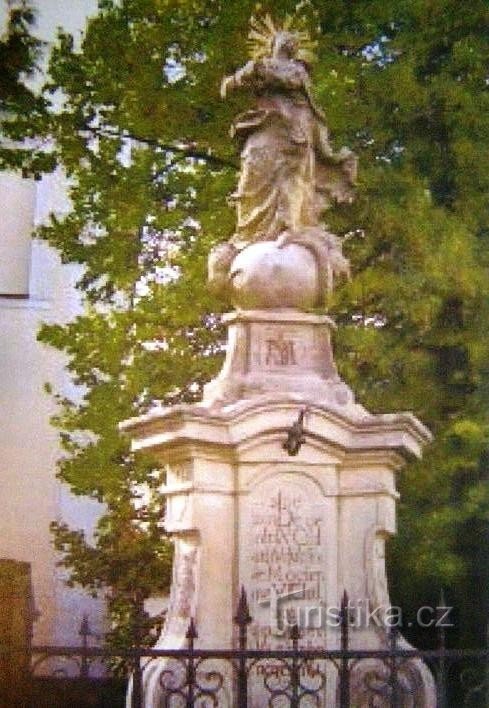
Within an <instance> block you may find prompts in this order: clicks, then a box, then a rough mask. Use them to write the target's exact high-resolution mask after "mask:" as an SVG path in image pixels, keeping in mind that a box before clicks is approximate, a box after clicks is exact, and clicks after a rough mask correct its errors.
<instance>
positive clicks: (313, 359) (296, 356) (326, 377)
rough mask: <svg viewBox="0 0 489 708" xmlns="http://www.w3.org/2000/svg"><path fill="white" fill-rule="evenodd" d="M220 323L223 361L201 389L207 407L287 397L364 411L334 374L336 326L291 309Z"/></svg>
mask: <svg viewBox="0 0 489 708" xmlns="http://www.w3.org/2000/svg"><path fill="white" fill-rule="evenodd" d="M224 321H225V322H226V323H227V325H228V345H227V354H226V360H225V363H224V366H223V368H222V370H221V372H220V373H219V375H218V376H217V378H215V379H214V380H213V381H211V382H210V383H208V384H207V385H206V386H205V387H204V403H205V404H208V405H213V404H220V405H223V404H226V403H230V402H232V401H239V400H243V399H248V398H253V397H256V396H264V395H269V394H271V395H274V394H277V393H284V392H287V393H289V394H298V395H300V396H303V397H305V398H307V399H308V400H310V401H318V402H319V401H320V402H322V403H324V402H329V403H331V404H332V405H334V406H340V407H347V408H352V407H353V408H354V409H356V410H357V411H359V412H360V411H364V409H363V408H362V407H361V406H359V405H358V404H355V401H354V396H353V393H352V391H351V389H350V388H349V387H348V386H347V385H346V384H345V382H344V381H342V379H341V378H340V377H339V375H338V372H337V370H336V366H335V364H334V360H333V351H332V347H331V329H333V328H334V326H335V325H334V322H333V320H331V319H330V318H329V317H326V316H324V315H314V314H307V313H304V312H301V311H299V310H294V309H281V310H239V311H237V312H232V313H229V314H227V315H225V316H224Z"/></svg>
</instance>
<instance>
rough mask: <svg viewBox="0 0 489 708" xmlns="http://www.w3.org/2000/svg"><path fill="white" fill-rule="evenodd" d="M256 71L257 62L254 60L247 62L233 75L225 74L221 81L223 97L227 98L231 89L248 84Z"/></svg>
mask: <svg viewBox="0 0 489 708" xmlns="http://www.w3.org/2000/svg"><path fill="white" fill-rule="evenodd" d="M255 72H256V64H255V62H254V61H249V62H248V63H247V64H245V65H244V66H242V67H241V69H238V71H236V72H235V73H234V74H232V75H231V76H225V77H224V79H223V80H222V82H221V98H226V96H227V94H228V92H229V91H232V90H233V89H236V88H239V87H240V86H243V84H246V83H247V82H248V80H249V79H251V78H252V77H253V76H254V75H255Z"/></svg>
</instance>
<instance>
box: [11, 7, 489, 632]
mask: <svg viewBox="0 0 489 708" xmlns="http://www.w3.org/2000/svg"><path fill="white" fill-rule="evenodd" d="M296 5H297V2H296V0H275V1H274V2H265V1H264V2H262V3H261V5H260V7H259V8H258V9H259V10H260V11H271V12H272V14H273V15H274V16H275V17H277V18H279V19H280V18H281V17H283V16H284V14H285V13H294V12H296V11H297V12H298V13H299V14H300V15H301V16H302V17H303V18H304V20H305V21H306V22H307V23H308V24H309V27H311V29H313V30H314V31H315V32H316V34H317V39H318V42H319V44H318V62H317V65H316V66H315V69H314V82H315V95H316V100H317V102H318V103H319V105H320V106H321V107H322V108H323V109H324V111H325V113H326V115H327V117H328V123H329V126H330V128H331V131H332V136H333V142H334V144H335V146H336V147H337V148H338V147H340V146H341V145H343V144H345V145H348V146H349V147H351V148H353V149H354V150H355V151H356V152H357V153H358V155H359V158H360V181H359V186H358V197H357V200H356V202H355V203H354V204H353V205H352V206H348V207H346V206H342V207H341V208H337V209H335V210H333V211H331V212H330V213H328V215H327V220H328V223H329V225H330V227H331V229H332V230H333V231H335V232H337V233H339V234H340V235H342V236H344V238H345V249H346V251H347V252H348V255H349V257H350V258H351V261H352V264H353V272H354V275H353V278H352V281H351V282H350V283H348V284H346V285H344V286H343V287H342V288H341V289H340V290H339V291H338V292H337V293H336V295H335V297H334V298H333V300H332V302H331V303H330V310H331V312H332V313H333V315H334V316H335V317H336V319H337V322H338V324H339V328H338V333H337V336H336V358H337V362H338V365H339V368H340V371H341V373H342V375H343V376H344V377H345V379H346V380H347V381H348V383H349V384H350V385H351V386H352V387H353V389H354V390H355V391H356V392H357V394H358V397H359V399H360V400H361V402H362V403H364V404H365V405H366V406H367V407H368V408H370V409H371V410H373V411H386V412H387V411H396V410H399V409H409V410H413V411H414V412H415V414H416V415H418V416H419V417H420V418H421V419H422V420H423V421H425V422H426V423H427V424H428V425H429V426H430V427H431V429H432V431H433V432H434V434H435V442H434V443H433V445H432V446H431V449H430V450H429V451H428V454H427V455H426V457H425V459H424V460H423V461H422V462H418V463H414V464H411V465H410V466H409V468H408V469H407V471H406V472H404V473H403V474H402V476H401V477H400V479H399V487H400V491H401V494H402V500H401V503H400V509H399V511H400V513H399V535H398V536H397V538H396V539H395V541H394V542H393V544H392V545H391V548H390V556H391V579H392V584H393V589H394V599H395V600H396V601H397V602H398V603H399V604H402V605H404V606H405V607H406V609H407V610H409V609H410V608H414V607H415V606H416V605H417V604H419V603H420V602H426V603H428V602H434V601H436V598H437V593H438V589H439V588H440V587H441V586H445V587H446V588H448V592H447V596H448V597H447V599H448V601H449V602H451V603H453V604H454V605H456V606H457V608H458V613H459V614H458V618H459V627H460V629H459V637H458V639H459V640H460V641H461V642H465V641H468V640H469V639H470V638H471V640H472V641H474V638H477V637H478V636H479V637H480V635H478V632H480V633H481V628H482V620H483V617H484V616H487V611H488V609H489V607H488V603H487V597H477V598H474V597H471V598H470V599H469V595H470V591H469V590H468V588H469V587H470V586H471V585H472V584H474V583H476V582H477V584H478V586H479V587H482V586H481V583H482V582H483V580H484V578H483V574H484V572H487V571H484V570H483V567H484V563H483V560H484V553H485V551H484V548H487V535H488V532H487V529H488V514H489V503H488V502H489V499H488V485H487V478H488V471H489V470H488V465H489V458H488V452H487V443H488V432H489V429H488V422H489V421H488V410H489V408H488V404H489V400H488V399H489V385H488V381H489V378H488V375H487V374H488V371H487V369H488V362H489V351H488V349H489V341H488V338H487V331H488V329H489V327H488V325H489V308H488V287H489V286H488V284H489V280H488V277H487V276H488V273H487V266H488V252H489V249H488V241H489V222H488V213H489V211H488V206H489V205H488V199H489V172H488V169H487V160H486V159H485V156H486V155H487V154H488V148H489V145H488V143H489V110H488V109H489V92H488V83H489V69H488V66H487V56H489V37H488V36H487V31H486V28H487V26H488V22H489V8H488V6H487V3H486V2H484V0H473V1H472V2H471V3H460V2H459V0H430V1H429V2H426V0H420V1H413V0H369V1H367V0H361V1H359V2H355V3H353V2H347V1H346V0H330V1H329V2H327V3H326V2H324V1H323V0H310V1H306V2H301V3H299V4H298V5H297V8H296ZM256 9H257V6H256V4H255V2H251V1H250V0H239V2H238V0H226V1H224V0H192V1H190V0H121V2H113V1H112V0H101V2H100V10H99V14H98V16H96V17H95V18H94V19H93V20H91V21H90V23H89V25H88V27H87V30H86V34H85V38H84V40H83V44H82V46H81V48H80V50H76V51H75V49H74V45H73V41H72V38H71V37H69V36H67V35H65V34H60V36H59V39H58V41H57V44H56V46H55V47H54V49H53V51H52V55H51V61H50V69H49V80H48V83H47V84H46V86H45V88H44V93H43V100H44V101H46V104H47V106H49V102H50V101H53V102H54V99H56V108H55V109H54V108H52V109H49V107H48V108H46V110H45V111H36V110H34V112H33V114H32V116H31V122H30V123H29V122H28V121H27V122H26V121H25V120H21V121H20V125H21V127H22V125H24V129H26V128H25V126H26V124H28V126H29V128H28V130H27V129H26V132H27V134H32V131H33V130H35V131H37V132H38V134H40V135H41V136H42V137H46V138H49V139H50V140H51V141H52V148H51V152H50V153H49V157H50V159H52V160H53V162H56V164H60V165H62V166H63V167H64V169H65V171H66V173H67V175H68V177H69V180H70V193H71V200H72V204H73V210H72V212H71V213H70V214H69V215H68V216H67V217H66V218H63V219H62V220H61V219H56V218H55V217H53V218H52V220H51V223H50V224H49V225H48V226H46V227H44V228H43V229H42V230H41V234H40V235H41V236H42V237H43V238H45V239H46V240H47V241H48V242H49V243H51V244H52V245H53V246H55V247H56V248H57V249H58V250H59V252H60V253H61V256H62V258H63V259H64V260H65V261H66V262H68V261H75V262H78V263H81V264H82V265H83V266H84V274H83V277H82V278H81V280H80V284H79V287H80V289H81V291H82V292H83V294H84V296H85V299H86V302H87V313H86V314H85V315H83V316H81V317H78V318H77V319H76V320H75V321H74V322H73V323H71V324H69V325H67V326H50V327H44V328H43V331H42V332H41V335H40V337H41V340H42V341H44V342H47V343H49V344H51V345H53V346H55V347H57V348H58V349H61V350H63V351H65V352H66V353H67V355H68V357H69V362H70V364H69V366H70V370H71V372H72V375H73V379H74V381H75V382H76V383H77V384H79V385H80V386H81V388H82V390H83V392H84V395H83V400H82V402H81V403H74V402H70V401H66V400H62V401H60V413H59V416H58V420H57V423H58V425H59V427H60V430H61V435H62V439H63V442H64V445H65V449H66V456H65V458H64V460H63V461H62V462H61V464H60V469H59V475H60V477H61V479H63V480H64V481H65V482H67V483H68V484H69V485H70V486H71V488H72V489H73V490H74V491H75V493H78V494H85V495H89V496H92V497H94V498H96V499H99V500H101V501H103V502H104V503H105V504H106V508H107V512H106V514H105V515H104V516H103V518H102V519H101V522H100V524H99V528H98V533H97V537H96V542H95V545H89V544H88V543H87V541H86V539H84V538H83V537H82V536H80V534H78V533H77V532H75V531H72V530H69V529H67V528H65V527H59V526H58V527H56V528H55V532H56V539H57V544H58V547H59V548H60V549H62V550H64V551H65V553H66V555H65V562H66V564H67V565H68V566H69V567H70V568H71V569H72V573H73V576H72V577H73V580H74V581H75V582H80V583H81V584H83V585H85V586H87V587H89V588H91V589H93V590H97V589H99V588H101V587H109V588H110V589H111V597H112V598H113V603H114V608H117V610H116V609H115V610H114V612H118V615H117V616H118V618H119V621H120V617H121V616H122V615H123V613H121V612H120V611H119V609H120V605H119V604H118V603H119V601H120V598H121V597H128V596H129V595H130V594H131V593H133V592H134V591H135V590H140V591H141V592H142V593H143V595H144V594H146V595H147V594H149V593H150V592H151V591H152V589H154V588H153V585H152V581H154V579H155V578H160V579H161V584H162V585H163V586H167V584H168V577H169V566H170V558H169V553H168V546H167V544H165V543H164V542H162V541H159V540H158V534H159V533H160V531H159V529H158V524H159V514H160V513H161V509H160V508H159V505H158V503H157V502H154V501H153V502H148V503H146V501H145V500H140V504H139V506H138V508H136V506H137V505H136V506H135V505H134V494H135V492H137V490H140V489H141V488H142V487H141V485H143V486H144V485H146V486H147V487H148V489H146V497H147V498H148V499H151V498H152V499H153V500H154V499H157V495H153V496H151V494H150V492H151V491H153V492H154V491H156V490H157V486H158V484H160V483H161V481H162V480H161V474H162V473H158V472H156V471H154V470H153V467H152V463H151V461H150V460H147V459H143V458H139V457H135V456H133V455H132V454H130V452H129V449H128V444H127V441H125V440H124V439H122V438H121V437H120V436H119V434H118V432H117V423H118V421H120V420H121V419H124V418H127V417H129V416H132V415H137V414H140V413H143V412H145V411H146V410H147V409H148V408H149V407H150V406H151V405H152V403H153V402H154V401H155V400H157V401H163V402H164V403H174V402H178V401H192V400H196V399H198V398H199V396H200V392H201V386H202V384H203V383H204V382H205V381H206V380H208V379H209V378H210V377H211V376H212V375H214V374H215V372H216V371H217V370H218V368H219V366H220V363H221V361H222V356H221V348H222V341H223V331H222V327H221V325H220V320H219V312H222V310H223V308H224V307H225V304H224V303H221V302H218V301H216V300H215V298H214V297H213V296H212V295H211V294H210V293H209V291H208V289H207V287H206V284H205V279H206V274H205V265H206V257H207V253H208V251H209V249H210V247H211V246H212V245H214V244H215V243H217V242H219V241H222V240H224V239H226V238H228V237H229V236H230V235H231V234H232V231H233V225H234V214H233V212H232V209H231V208H230V207H229V206H228V204H227V201H226V196H227V195H228V194H229V193H230V191H232V189H233V187H234V185H235V183H236V167H237V157H236V147H235V146H233V145H232V143H231V141H230V139H229V137H228V126H229V124H230V122H231V118H232V116H233V115H235V114H236V112H238V111H239V110H240V109H242V108H243V107H244V106H246V104H247V96H246V94H244V93H243V94H241V95H239V94H233V96H232V98H231V99H230V100H229V101H227V102H225V103H224V102H221V101H220V100H219V97H218V93H219V91H218V89H219V83H220V80H221V78H222V76H223V75H224V74H228V73H231V72H232V71H233V70H234V69H236V67H237V66H239V65H242V64H243V63H244V62H245V60H246V58H247V47H246V33H247V25H248V20H249V17H250V15H251V14H252V13H253V12H256ZM29 131H30V132H29ZM128 151H130V159H127V153H128ZM36 159H39V156H38V155H36V154H34V166H33V167H32V169H34V170H35V169H36V166H35V161H36ZM24 167H26V165H24ZM146 497H145V499H146ZM146 569H148V570H149V572H148V573H146ZM486 580H487V578H486ZM482 594H483V590H482V589H481V590H480V595H482Z"/></svg>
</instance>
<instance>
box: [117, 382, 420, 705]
mask: <svg viewBox="0 0 489 708" xmlns="http://www.w3.org/2000/svg"><path fill="white" fill-rule="evenodd" d="M304 402H305V399H304V398H303V397H301V396H294V395H293V394H290V393H286V392H283V393H282V394H280V393H277V394H275V395H272V394H267V395H266V396H263V397H256V398H253V399H250V400H247V401H245V400H241V401H238V402H235V403H232V404H228V405H222V406H218V405H215V406H212V407H209V406H206V405H180V406H175V407H173V408H170V409H157V410H155V411H153V412H152V413H150V414H148V415H146V416H143V417H141V418H139V419H135V420H132V421H127V422H126V423H125V424H124V425H123V428H124V429H125V430H126V431H127V432H128V433H129V434H130V435H131V437H132V439H133V447H134V449H136V450H138V449H150V450H151V451H152V452H153V454H156V456H157V457H158V459H159V463H160V465H161V466H162V467H166V469H167V470H168V474H167V483H166V485H165V487H163V489H162V493H163V494H164V495H165V496H166V498H167V502H168V504H167V516H166V519H165V526H166V529H167V530H168V531H170V532H172V533H173V534H174V537H175V544H176V559H175V568H174V583H173V587H172V593H171V600H170V609H169V617H168V620H167V623H166V626H165V629H164V631H163V634H162V636H161V638H160V640H159V641H158V643H157V645H156V646H158V647H166V648H170V647H173V648H177V647H179V646H182V645H183V642H184V628H185V629H186V625H187V624H188V620H189V619H190V617H191V616H192V617H194V618H195V620H196V623H197V626H198V629H199V640H198V644H197V645H198V646H200V647H203V648H212V647H214V648H215V647H216V646H219V647H231V646H234V645H235V644H234V642H235V638H236V637H235V634H234V631H233V627H232V621H231V620H232V617H233V616H234V614H235V610H236V601H237V598H238V595H239V588H240V586H241V585H244V586H245V587H246V589H247V592H248V597H249V601H250V611H251V615H252V617H253V623H252V624H251V626H250V628H249V638H250V647H262V648H266V647H269V648H280V647H282V646H285V645H287V646H288V643H287V640H286V637H285V635H284V633H283V630H284V629H285V628H286V625H287V623H292V622H293V621H294V620H295V619H296V618H297V619H299V624H300V625H301V632H302V639H301V646H309V647H311V648H312V647H318V646H319V645H320V646H323V647H329V648H337V647H338V642H339V633H338V628H337V627H334V626H330V625H329V624H328V622H327V617H326V611H327V610H328V608H329V609H332V610H334V608H339V603H340V600H341V596H342V594H343V591H344V590H345V589H346V590H347V591H348V594H349V596H350V598H351V600H352V603H353V604H354V605H355V606H357V607H358V606H359V607H360V608H362V607H363V608H366V607H367V604H368V606H369V607H370V608H372V609H373V608H374V607H377V606H378V605H382V607H384V608H385V607H389V605H390V601H389V596H388V590H387V581H386V575H385V563H384V555H385V548H384V546H385V541H386V539H387V538H388V537H389V536H390V535H391V534H393V533H394V532H395V504H396V500H397V496H398V495H397V491H396V486H395V474H396V472H397V471H398V470H399V469H400V468H401V467H402V466H403V465H404V463H405V461H406V460H407V459H409V458H410V457H412V456H419V455H420V454H421V450H422V447H423V446H424V445H425V444H426V443H427V442H428V441H429V440H430V434H429V432H428V431H427V430H426V428H425V427H424V426H422V425H421V423H419V421H418V420H417V419H416V418H414V416H412V415H411V414H404V413H403V414H396V415H395V414H389V415H371V414H368V413H367V412H366V411H363V412H362V411H361V410H360V409H355V408H348V407H346V408H341V407H338V406H337V407H334V406H333V405H331V404H329V403H325V404H323V405H321V404H319V403H311V402H310V403H309V406H308V409H307V412H306V415H305V420H304V424H305V431H306V437H305V442H304V444H303V445H302V447H301V448H300V450H299V452H298V454H297V456H296V457H294V458H291V457H289V456H288V455H287V454H286V452H285V451H284V449H283V443H284V440H285V439H286V436H287V431H288V430H289V429H290V426H291V424H292V423H293V422H294V420H295V419H296V418H297V413H298V410H300V409H301V408H302V406H303V405H304ZM286 595H287V597H284V596H286ZM350 637H351V644H352V646H355V647H356V648H370V649H375V648H383V647H384V646H385V641H386V638H385V631H383V630H379V628H377V627H375V626H371V625H369V626H363V625H362V624H360V626H359V627H358V628H352V630H351V632H350ZM164 666H166V667H167V665H165V664H161V663H160V665H159V666H158V664H155V665H154V667H153V668H152V669H151V672H150V673H148V676H149V678H148V680H147V706H157V705H159V701H161V697H162V695H163V694H162V689H161V684H160V682H159V678H158V677H159V676H161V672H162V671H163V668H164ZM267 670H268V671H270V670H271V669H270V668H269V669H267ZM264 672H266V669H265V668H263V666H262V667H261V669H260V671H258V670H257V673H256V675H254V676H253V678H252V680H251V687H252V694H251V698H250V703H249V705H250V706H253V708H259V707H260V706H262V705H267V703H266V700H265V698H266V696H267V692H266V689H265V688H264V676H265V675H266V673H265V674H264ZM413 672H414V673H413ZM408 673H409V677H411V678H409V681H412V680H414V679H413V678H412V677H413V676H415V677H417V678H416V681H418V683H417V684H416V685H417V686H418V688H417V689H416V691H417V694H416V695H417V696H418V697H419V696H422V700H421V699H420V700H419V701H418V702H417V703H416V704H415V705H419V706H420V707H422V708H431V706H433V705H434V703H433V702H430V701H431V698H430V696H432V694H431V693H430V691H432V682H431V677H430V675H429V672H428V671H427V669H426V668H425V667H423V665H419V662H418V664H413V666H411V665H410V669H409V672H408ZM335 676H336V671H335V670H333V672H332V674H331V675H330V674H328V684H327V686H328V687H327V688H325V690H324V694H323V698H324V703H323V705H324V706H326V707H329V706H334V705H335V692H336V678H335ZM355 676H356V678H355V681H356V683H355V685H356V686H358V691H359V695H361V696H363V695H364V693H365V691H366V688H365V685H364V683H365V682H364V678H365V677H364V674H362V673H361V672H359V673H358V672H357V674H356V675H355ZM306 678H307V680H308V681H311V682H313V681H314V680H317V679H318V677H317V676H312V675H311V676H309V677H305V678H304V680H306ZM270 680H271V679H270ZM406 680H407V678H406ZM228 689H229V686H228ZM223 691H224V689H223ZM225 695H227V694H225V693H223V694H222V696H223V697H222V701H221V702H220V703H219V705H220V706H221V707H222V706H231V705H232V703H230V702H226V701H228V700H230V699H229V697H228V698H225ZM362 700H363V698H362ZM359 705H361V703H359ZM406 705H408V704H406Z"/></svg>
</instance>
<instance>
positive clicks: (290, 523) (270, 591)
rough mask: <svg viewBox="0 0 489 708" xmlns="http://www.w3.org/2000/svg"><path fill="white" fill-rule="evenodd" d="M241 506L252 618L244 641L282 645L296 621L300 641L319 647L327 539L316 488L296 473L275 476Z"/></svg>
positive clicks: (263, 645) (243, 576)
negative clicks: (300, 637) (242, 507)
mask: <svg viewBox="0 0 489 708" xmlns="http://www.w3.org/2000/svg"><path fill="white" fill-rule="evenodd" d="M244 505H245V509H244V515H243V523H242V528H241V539H242V544H241V573H240V575H241V582H242V583H243V584H244V586H245V588H246V589H247V592H248V598H249V602H250V609H251V614H252V616H253V620H254V621H253V624H252V625H251V626H250V630H249V639H250V646H253V647H254V648H260V649H261V648H281V647H286V646H287V647H288V646H289V640H288V636H287V635H288V632H289V630H290V627H291V626H292V625H294V624H297V625H299V628H300V631H301V635H302V639H301V646H304V647H305V646H308V647H311V648H312V647H324V641H325V632H324V626H323V622H322V619H323V608H324V601H325V577H326V563H327V538H326V520H325V505H324V499H323V498H322V495H321V493H320V491H319V489H318V488H317V487H316V485H315V484H314V483H313V482H311V480H310V479H308V478H307V477H304V476H303V475H301V474H300V473H297V475H292V474H283V475H277V476H274V477H272V478H271V479H269V480H267V481H265V482H263V483H261V484H259V485H258V486H257V488H256V489H255V490H253V491H252V493H251V494H250V495H249V496H248V497H246V498H245V500H244Z"/></svg>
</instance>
